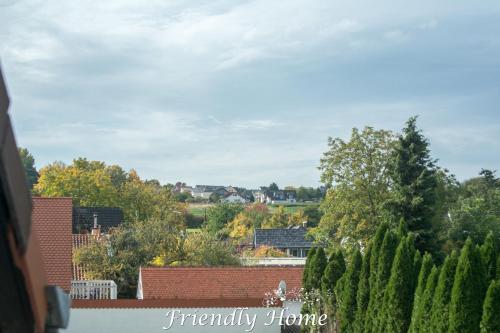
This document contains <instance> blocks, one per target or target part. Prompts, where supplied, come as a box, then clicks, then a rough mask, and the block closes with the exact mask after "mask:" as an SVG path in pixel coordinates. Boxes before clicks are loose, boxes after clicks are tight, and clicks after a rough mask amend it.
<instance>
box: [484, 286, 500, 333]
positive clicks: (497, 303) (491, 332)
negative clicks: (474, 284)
mask: <svg viewBox="0 0 500 333" xmlns="http://www.w3.org/2000/svg"><path fill="white" fill-rule="evenodd" d="M499 314H500V280H498V281H491V283H490V287H489V288H488V292H487V293H486V298H485V300H484V305H483V317H482V319H481V333H497V332H500V315H499Z"/></svg>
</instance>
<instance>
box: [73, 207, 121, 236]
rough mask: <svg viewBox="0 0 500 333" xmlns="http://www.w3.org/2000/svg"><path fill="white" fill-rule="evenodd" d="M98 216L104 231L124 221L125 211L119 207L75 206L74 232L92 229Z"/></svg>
mask: <svg viewBox="0 0 500 333" xmlns="http://www.w3.org/2000/svg"><path fill="white" fill-rule="evenodd" d="M95 218H97V224H98V225H99V226H100V228H101V231H102V232H108V231H109V229H110V228H116V227H118V226H120V225H121V224H122V223H123V219H124V218H123V211H122V209H121V208H117V207H75V208H73V232H74V233H81V232H82V231H84V230H87V231H90V230H91V229H92V227H93V225H94V222H95V221H94V220H95Z"/></svg>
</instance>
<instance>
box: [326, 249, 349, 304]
mask: <svg viewBox="0 0 500 333" xmlns="http://www.w3.org/2000/svg"><path fill="white" fill-rule="evenodd" d="M345 268H346V267H345V261H344V255H343V254H342V251H341V250H338V249H336V250H334V251H333V252H332V254H331V255H330V258H329V259H328V263H327V265H326V268H325V271H324V274H323V276H322V277H321V290H322V292H323V293H324V294H327V293H332V292H333V290H334V288H335V285H336V284H337V281H338V280H339V279H340V278H341V277H342V275H343V274H344V272H345Z"/></svg>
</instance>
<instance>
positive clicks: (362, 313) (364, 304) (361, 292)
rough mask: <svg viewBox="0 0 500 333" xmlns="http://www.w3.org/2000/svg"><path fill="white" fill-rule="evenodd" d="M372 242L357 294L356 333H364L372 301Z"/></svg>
mask: <svg viewBox="0 0 500 333" xmlns="http://www.w3.org/2000/svg"><path fill="white" fill-rule="evenodd" d="M372 244H373V243H370V244H369V245H368V248H367V250H366V253H365V255H364V256H363V264H362V266H361V273H360V276H359V284H358V292H357V295H356V314H355V318H354V330H353V332H356V333H363V332H364V329H365V325H364V324H365V317H366V311H367V309H368V302H369V301H370V262H371V257H372Z"/></svg>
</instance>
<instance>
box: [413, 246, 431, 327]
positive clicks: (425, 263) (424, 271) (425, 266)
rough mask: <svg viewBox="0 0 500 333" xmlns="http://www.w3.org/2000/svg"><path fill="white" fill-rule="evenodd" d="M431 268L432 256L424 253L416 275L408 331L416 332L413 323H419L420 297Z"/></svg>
mask: <svg viewBox="0 0 500 333" xmlns="http://www.w3.org/2000/svg"><path fill="white" fill-rule="evenodd" d="M431 269H432V256H431V255H430V254H429V253H426V254H425V255H424V258H423V259H422V265H421V267H420V273H419V275H418V282H417V289H416V290H415V296H414V298H413V311H412V315H411V324H410V329H409V331H408V332H409V333H414V332H418V329H417V328H416V327H415V325H417V324H419V318H417V317H418V316H420V313H419V312H420V308H421V304H420V303H421V298H422V295H423V293H424V290H425V287H426V285H427V278H428V276H429V274H430V273H431Z"/></svg>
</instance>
